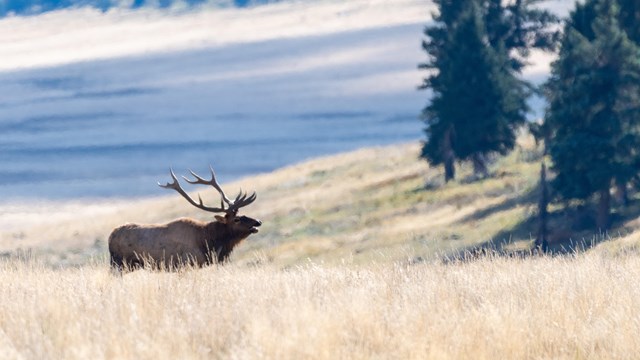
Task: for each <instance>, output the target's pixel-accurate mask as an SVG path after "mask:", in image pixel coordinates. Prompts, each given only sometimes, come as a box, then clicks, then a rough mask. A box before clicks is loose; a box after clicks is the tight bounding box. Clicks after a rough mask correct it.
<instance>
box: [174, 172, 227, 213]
mask: <svg viewBox="0 0 640 360" xmlns="http://www.w3.org/2000/svg"><path fill="white" fill-rule="evenodd" d="M209 169H210V170H211V180H206V179H204V178H202V177H201V176H200V175H198V174H196V173H195V172H193V170H191V169H189V172H190V173H191V175H193V177H195V178H196V179H195V180H189V179H187V178H186V177H184V176H183V178H184V179H185V180H186V181H187V182H188V183H189V184H200V185H211V186H213V188H214V189H216V190H218V192H219V193H220V196H222V200H224V202H226V203H227V205H231V204H232V202H231V200H229V198H228V197H227V195H225V193H224V191H223V190H222V188H221V187H220V184H218V181H217V180H216V173H215V171H213V166H211V165H209Z"/></svg>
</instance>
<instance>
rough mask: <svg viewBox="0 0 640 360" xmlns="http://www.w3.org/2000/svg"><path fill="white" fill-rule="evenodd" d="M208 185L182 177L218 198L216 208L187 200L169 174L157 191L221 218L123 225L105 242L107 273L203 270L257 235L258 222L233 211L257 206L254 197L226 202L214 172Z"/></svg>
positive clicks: (198, 178)
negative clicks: (174, 193)
mask: <svg viewBox="0 0 640 360" xmlns="http://www.w3.org/2000/svg"><path fill="white" fill-rule="evenodd" d="M209 168H210V170H211V180H205V179H203V178H202V177H200V176H198V175H197V174H196V173H194V172H193V171H191V170H189V172H191V175H193V176H194V177H195V180H190V179H188V178H186V177H184V176H183V178H184V180H185V181H187V182H188V183H190V184H200V185H211V186H212V187H213V188H214V189H216V190H217V191H218V192H219V193H220V196H221V197H222V199H221V201H220V207H210V206H206V205H204V204H203V202H202V198H201V197H200V195H198V200H199V201H198V202H196V201H195V200H194V199H192V198H191V197H190V196H189V195H187V193H186V192H185V191H184V190H183V189H182V187H181V186H180V182H179V181H178V178H177V177H176V175H175V174H174V172H173V169H170V171H169V172H170V174H171V178H172V179H173V180H172V182H170V183H167V184H165V185H162V184H160V183H158V186H160V187H162V188H165V189H173V190H175V191H177V192H178V193H179V194H180V195H182V197H184V198H185V199H186V200H187V201H188V202H189V203H190V204H191V205H193V206H195V207H197V208H198V209H201V210H204V211H207V212H212V213H218V214H223V216H221V215H215V221H212V222H202V221H198V220H194V219H189V218H180V219H177V220H174V221H172V222H169V223H167V224H162V225H139V224H126V225H123V226H120V227H118V228H116V229H114V230H113V231H112V232H111V235H110V236H109V254H110V258H111V267H112V268H114V269H117V270H122V269H123V267H127V268H129V269H136V268H139V267H143V266H145V265H150V266H151V267H153V268H164V269H174V268H178V267H181V266H184V265H193V266H198V267H202V266H206V265H211V264H212V263H214V262H218V263H223V262H225V261H226V260H227V259H228V258H229V255H230V254H231V251H233V248H234V247H235V246H236V245H238V244H239V243H240V242H241V241H242V240H244V239H246V238H247V237H248V236H249V235H251V234H255V233H257V232H258V227H260V225H262V222H261V221H260V220H257V219H252V218H250V217H248V216H238V210H239V209H240V208H242V207H245V206H247V205H249V204H251V203H252V202H254V201H255V200H256V193H255V192H253V194H251V195H247V193H243V192H242V190H240V193H239V194H238V196H237V197H236V198H235V200H233V201H232V200H230V199H229V198H228V197H227V196H226V195H225V193H224V191H222V188H221V187H220V185H219V184H218V182H217V180H216V174H215V172H214V171H213V167H211V166H209Z"/></svg>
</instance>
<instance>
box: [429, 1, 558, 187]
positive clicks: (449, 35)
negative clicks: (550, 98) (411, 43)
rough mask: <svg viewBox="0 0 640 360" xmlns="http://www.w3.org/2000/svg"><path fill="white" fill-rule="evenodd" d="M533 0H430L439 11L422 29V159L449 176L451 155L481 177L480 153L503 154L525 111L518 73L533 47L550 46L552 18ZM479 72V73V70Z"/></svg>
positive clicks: (511, 143)
mask: <svg viewBox="0 0 640 360" xmlns="http://www.w3.org/2000/svg"><path fill="white" fill-rule="evenodd" d="M537 2H539V0H517V1H516V2H515V3H514V4H511V5H508V6H506V5H503V4H502V3H501V1H499V0H436V1H435V3H436V5H437V6H438V9H439V13H438V14H434V16H433V18H434V25H433V26H430V27H427V28H426V29H425V35H426V36H427V40H425V41H423V49H424V50H425V51H426V52H427V53H428V54H429V56H430V59H429V60H430V61H428V62H427V63H425V64H421V65H420V68H423V69H428V70H431V71H432V73H431V75H429V76H428V77H427V78H426V79H425V81H424V83H423V85H422V86H421V88H423V89H430V90H431V91H432V92H433V99H432V103H431V104H430V105H429V106H427V107H426V108H425V109H424V110H423V120H424V121H425V123H426V125H427V126H426V129H425V133H426V138H427V140H426V142H425V143H424V146H423V149H422V157H424V158H425V159H427V160H429V161H430V162H431V163H432V164H434V165H439V164H444V165H445V180H446V181H449V180H451V179H453V178H454V177H455V160H456V159H458V160H471V161H473V164H474V169H475V171H476V174H477V175H486V174H487V168H486V157H487V155H488V154H491V153H499V154H506V153H507V152H508V151H510V150H511V149H513V147H514V145H515V136H516V135H515V132H516V129H517V127H518V126H520V125H521V124H523V123H524V121H525V115H526V112H527V111H528V107H527V104H526V99H527V97H528V96H529V95H530V93H531V91H530V90H531V88H530V86H529V85H528V84H527V83H526V82H524V81H521V80H519V79H518V78H517V76H518V75H519V72H520V71H521V70H522V68H523V67H524V66H525V59H526V57H527V56H528V54H529V53H528V52H529V49H530V48H532V47H535V48H541V49H551V48H552V47H553V44H554V40H555V35H554V34H555V33H554V32H552V31H548V30H547V28H548V25H549V24H550V23H552V22H555V21H557V19H556V18H555V17H554V16H553V15H551V14H549V13H548V12H546V11H541V10H536V9H533V5H535V4H536V3H537ZM480 72H484V73H483V74H479V73H480Z"/></svg>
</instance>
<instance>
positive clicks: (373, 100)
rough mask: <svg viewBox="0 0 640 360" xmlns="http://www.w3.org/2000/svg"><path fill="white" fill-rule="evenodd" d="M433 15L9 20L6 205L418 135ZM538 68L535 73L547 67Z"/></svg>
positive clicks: (0, 181) (396, 1)
mask: <svg viewBox="0 0 640 360" xmlns="http://www.w3.org/2000/svg"><path fill="white" fill-rule="evenodd" d="M558 4H560V5H561V6H560V7H562V6H564V5H562V3H558ZM556 5H557V4H556ZM432 10H433V8H432V5H431V3H430V2H429V1H426V0H389V1H382V0H350V1H348V2H346V1H335V0H329V1H313V2H304V3H302V2H288V3H280V4H275V5H268V6H263V7H257V8H252V9H224V10H220V9H209V10H205V11H200V12H176V13H163V12H158V11H149V10H145V11H142V12H131V11H122V10H116V11H111V12H108V13H106V14H101V13H99V12H95V11H92V10H87V9H76V10H70V11H59V12H54V13H49V14H44V15H40V16H34V17H26V18H7V19H3V20H0V134H2V137H0V199H4V200H6V199H24V198H35V199H41V198H61V197H62V198H69V197H79V196H80V197H105V196H106V197H126V196H132V195H133V196H148V195H161V194H164V192H163V191H162V190H161V189H159V188H158V187H157V186H156V185H155V183H156V181H158V180H165V179H166V177H167V169H168V167H169V166H174V168H175V169H176V170H177V171H184V169H186V168H187V167H192V168H194V170H200V171H202V172H204V171H205V169H206V167H207V165H208V164H209V163H212V164H214V166H215V167H216V168H217V169H218V172H219V174H220V176H221V178H222V179H223V180H229V179H231V178H236V177H239V176H243V175H247V174H251V173H256V172H262V171H269V170H272V169H274V168H276V167H279V166H283V165H286V164H290V163H293V162H297V161H301V160H304V159H306V158H309V157H313V156H318V155H321V154H328V153H335V152H339V151H345V150H350V149H354V148H357V147H361V146H372V145H383V144H388V143H394V142H398V141H410V140H417V139H420V138H421V137H422V133H421V128H422V124H421V123H420V121H419V120H418V119H417V117H418V114H419V113H420V110H421V109H422V108H423V107H424V105H425V104H426V102H427V100H428V94H427V93H425V92H419V91H417V90H416V86H417V85H418V84H420V82H421V79H422V78H423V77H424V73H422V72H421V71H419V70H417V64H418V63H420V62H422V61H424V59H425V54H424V53H423V52H422V51H421V49H420V42H421V40H422V29H423V27H424V25H425V24H426V23H427V22H428V19H429V14H430V11H432ZM535 65H536V66H535V67H532V69H533V71H531V72H530V73H528V76H529V77H531V78H533V77H540V76H544V73H545V71H546V66H547V65H546V64H545V60H536V64H535Z"/></svg>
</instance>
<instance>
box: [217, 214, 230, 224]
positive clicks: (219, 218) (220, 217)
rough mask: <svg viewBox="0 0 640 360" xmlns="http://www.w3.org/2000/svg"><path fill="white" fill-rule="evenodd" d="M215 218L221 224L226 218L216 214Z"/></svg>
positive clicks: (224, 222)
mask: <svg viewBox="0 0 640 360" xmlns="http://www.w3.org/2000/svg"><path fill="white" fill-rule="evenodd" d="M216 220H218V221H219V222H221V223H223V224H226V223H227V218H225V217H224V216H220V215H216Z"/></svg>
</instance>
